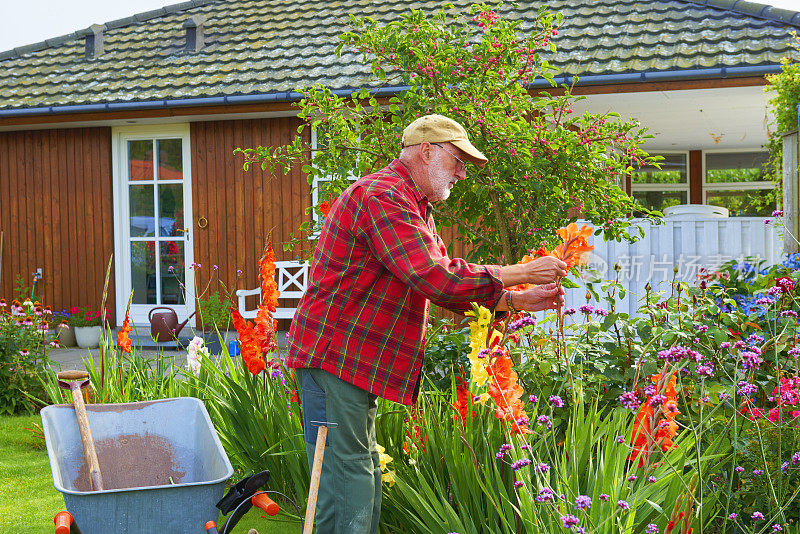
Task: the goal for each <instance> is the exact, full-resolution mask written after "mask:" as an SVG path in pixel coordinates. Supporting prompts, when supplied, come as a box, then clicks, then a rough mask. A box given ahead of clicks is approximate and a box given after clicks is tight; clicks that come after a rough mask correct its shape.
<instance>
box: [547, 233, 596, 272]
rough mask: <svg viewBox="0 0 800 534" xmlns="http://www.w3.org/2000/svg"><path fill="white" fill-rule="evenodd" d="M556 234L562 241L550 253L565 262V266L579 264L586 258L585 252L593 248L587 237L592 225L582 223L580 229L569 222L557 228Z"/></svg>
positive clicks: (569, 266) (589, 234)
mask: <svg viewBox="0 0 800 534" xmlns="http://www.w3.org/2000/svg"><path fill="white" fill-rule="evenodd" d="M557 232H558V235H559V236H561V240H562V243H561V244H560V245H558V246H557V247H556V248H555V249H553V252H552V255H553V256H555V257H556V258H558V259H560V260H561V261H563V262H565V263H566V264H567V268H568V269H569V268H572V267H574V266H576V265H580V264H581V263H582V262H583V261H585V260H586V259H588V256H587V253H589V252H591V251H592V250H594V246H593V245H589V243H588V241H587V240H588V239H589V237H591V235H592V227H591V226H588V225H586V224H584V225H583V226H582V227H581V228H580V229H579V228H578V225H577V224H575V223H570V224H568V225H567V227H566V228H559V229H558V230H557Z"/></svg>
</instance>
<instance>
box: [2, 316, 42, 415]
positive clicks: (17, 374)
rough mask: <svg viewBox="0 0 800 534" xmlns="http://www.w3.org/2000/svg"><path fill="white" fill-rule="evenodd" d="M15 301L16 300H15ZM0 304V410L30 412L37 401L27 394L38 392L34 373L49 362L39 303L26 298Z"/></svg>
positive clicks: (34, 408) (34, 407)
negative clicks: (6, 304)
mask: <svg viewBox="0 0 800 534" xmlns="http://www.w3.org/2000/svg"><path fill="white" fill-rule="evenodd" d="M15 302H16V301H15ZM11 308H12V309H11V311H9V310H8V309H7V308H6V307H2V308H0V414H8V415H11V414H16V413H22V412H27V413H32V412H34V411H35V410H36V408H37V406H38V405H37V403H36V402H35V401H33V400H32V399H31V398H30V396H29V395H34V396H35V395H37V394H39V393H41V388H40V386H39V381H38V379H37V377H38V375H39V374H40V373H42V372H43V371H44V370H45V369H46V368H47V365H48V363H49V360H48V358H47V353H46V350H45V340H44V333H43V331H42V328H44V329H46V328H47V323H46V322H42V320H41V319H40V315H41V313H42V312H41V310H42V308H41V306H39V307H38V310H39V314H40V315H36V308H35V307H34V306H33V304H31V303H30V301H26V302H25V303H23V304H20V305H19V307H17V306H16V304H15V303H12V304H11Z"/></svg>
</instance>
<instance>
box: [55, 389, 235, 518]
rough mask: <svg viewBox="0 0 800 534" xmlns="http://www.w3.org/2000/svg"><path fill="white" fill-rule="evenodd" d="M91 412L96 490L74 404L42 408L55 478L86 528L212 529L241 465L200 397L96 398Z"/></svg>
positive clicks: (69, 507)
mask: <svg viewBox="0 0 800 534" xmlns="http://www.w3.org/2000/svg"><path fill="white" fill-rule="evenodd" d="M86 415H87V417H88V420H89V426H90V428H91V434H92V437H93V441H94V446H95V449H96V451H97V458H98V460H99V464H100V472H101V473H102V478H103V486H102V487H103V489H102V490H100V491H92V490H91V482H90V479H89V468H88V466H87V462H86V460H85V458H84V453H83V448H82V444H81V436H80V433H79V430H78V424H77V420H76V417H75V410H74V408H73V407H72V405H53V406H47V407H46V408H44V409H43V410H42V412H41V416H42V429H43V430H44V435H45V442H46V444H47V455H48V457H49V459H50V469H51V471H52V474H53V484H54V485H55V488H56V489H57V490H58V491H60V492H61V493H62V494H63V496H64V504H65V506H66V508H67V511H68V512H69V513H70V514H71V516H72V518H74V521H75V524H76V525H77V526H78V527H79V528H80V531H81V533H82V534H108V533H112V532H114V533H123V532H124V533H128V534H139V533H141V534H145V533H152V532H159V533H165V534H167V533H170V534H171V533H174V534H194V533H196V534H203V533H205V532H206V529H205V528H204V525H205V524H206V522H208V521H215V520H216V519H217V517H218V515H219V510H218V509H217V507H216V506H215V504H216V503H217V502H218V501H219V500H220V498H221V497H222V494H223V492H224V491H225V483H226V481H227V480H228V479H229V478H230V477H231V476H232V475H233V468H232V467H231V464H230V462H229V461H228V457H227V455H226V454H225V451H224V449H223V448H222V444H221V443H220V441H219V437H218V436H217V433H216V431H215V430H214V427H213V425H212V424H211V419H210V418H209V416H208V412H207V411H206V409H205V406H204V405H203V403H202V402H201V401H200V400H199V399H195V398H174V399H164V400H158V401H150V402H135V403H129V404H89V405H87V406H86Z"/></svg>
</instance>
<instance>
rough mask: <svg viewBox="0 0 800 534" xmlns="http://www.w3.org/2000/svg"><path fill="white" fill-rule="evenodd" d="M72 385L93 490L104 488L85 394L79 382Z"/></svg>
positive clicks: (73, 399) (73, 400)
mask: <svg viewBox="0 0 800 534" xmlns="http://www.w3.org/2000/svg"><path fill="white" fill-rule="evenodd" d="M73 384H74V385H72V402H73V403H74V404H75V415H76V416H77V417H78V430H80V433H81V441H82V442H83V455H84V456H85V457H86V463H87V464H88V467H89V479H90V480H91V483H92V490H93V491H100V490H102V489H103V478H102V477H101V476H100V463H99V462H98V461H97V451H96V450H95V449H94V441H92V431H91V429H90V428H89V418H88V417H87V416H86V405H85V404H84V403H83V394H82V393H81V390H80V387H79V386H78V384H77V383H73Z"/></svg>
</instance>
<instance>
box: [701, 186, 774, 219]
mask: <svg viewBox="0 0 800 534" xmlns="http://www.w3.org/2000/svg"><path fill="white" fill-rule="evenodd" d="M706 204H710V205H712V206H722V207H723V208H728V211H729V212H730V213H729V215H730V216H731V217H769V216H770V215H772V211H773V210H774V209H775V199H774V196H773V194H772V190H771V189H744V190H742V189H736V190H732V191H706Z"/></svg>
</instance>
